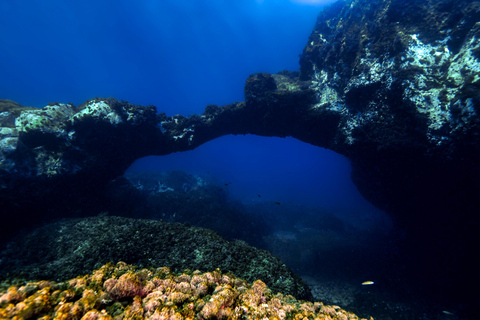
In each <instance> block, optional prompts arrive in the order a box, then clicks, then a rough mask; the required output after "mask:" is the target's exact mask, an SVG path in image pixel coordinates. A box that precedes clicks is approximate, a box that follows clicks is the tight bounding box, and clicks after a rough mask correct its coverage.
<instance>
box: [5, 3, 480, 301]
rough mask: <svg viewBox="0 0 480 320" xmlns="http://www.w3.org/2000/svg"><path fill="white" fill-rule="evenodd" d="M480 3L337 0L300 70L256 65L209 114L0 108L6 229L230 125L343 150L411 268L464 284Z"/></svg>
mask: <svg viewBox="0 0 480 320" xmlns="http://www.w3.org/2000/svg"><path fill="white" fill-rule="evenodd" d="M479 8H480V3H479V2H478V1H471V0H439V1H432V0H421V1H418V0H407V1H405V0H353V1H348V2H345V1H339V2H337V3H336V4H334V5H333V6H331V7H329V8H328V9H326V10H325V11H323V12H322V13H321V14H320V16H319V19H318V22H317V24H316V26H315V28H314V30H313V32H312V34H311V36H310V38H309V41H308V43H307V45H306V47H305V49H304V52H303V54H302V56H301V59H300V73H299V74H297V73H291V72H282V73H279V74H275V75H270V74H255V75H252V76H250V77H249V78H248V79H247V81H246V85H245V102H241V103H235V104H231V105H227V106H223V107H218V106H207V107H206V109H205V112H204V113H203V114H202V115H192V116H189V117H183V116H174V117H166V116H165V115H162V114H159V115H156V110H155V108H154V107H139V106H134V105H131V104H128V103H124V102H119V101H116V100H114V99H95V100H91V101H89V102H87V103H86V104H85V105H83V106H80V107H79V108H75V107H73V106H72V105H70V104H58V103H55V104H52V105H50V106H48V107H46V108H44V109H42V110H23V111H21V113H20V114H19V109H18V106H11V107H10V108H7V109H2V112H1V115H0V127H1V128H0V135H1V136H0V146H1V148H2V149H1V151H0V165H1V170H0V184H1V192H0V201H1V203H2V209H4V212H6V215H5V218H6V219H7V220H8V223H7V224H2V230H1V231H2V235H6V234H8V233H9V232H11V231H14V230H16V228H18V227H19V226H20V225H25V224H26V223H27V222H28V223H30V222H34V221H39V220H41V219H48V218H52V217H55V216H59V215H61V214H65V212H72V213H73V212H74V213H75V215H82V214H83V215H86V214H91V210H90V209H91V208H96V209H97V210H98V208H101V206H102V195H103V190H104V186H105V185H106V184H107V183H108V181H109V180H111V179H113V178H115V177H116V176H118V175H121V174H122V173H123V171H124V170H125V169H126V168H127V167H128V165H129V164H130V163H131V162H132V161H133V160H134V159H136V158H139V157H142V156H145V155H149V154H158V155H161V154H167V153H170V152H173V151H182V150H188V149H192V148H195V147H196V146H198V145H200V144H202V143H204V142H206V141H208V140H211V139H214V138H216V137H219V136H222V135H225V134H246V133H251V134H258V135H265V136H293V137H296V138H298V139H300V140H302V141H305V142H308V143H311V144H314V145H317V146H321V147H326V148H329V149H332V150H334V151H337V152H339V153H341V154H344V155H346V156H347V157H349V159H350V160H351V163H352V166H353V174H352V177H353V180H354V182H355V184H356V185H357V186H358V188H359V190H360V191H361V192H362V194H363V195H364V196H365V197H366V198H367V199H368V200H370V201H372V202H373V203H374V204H376V205H377V206H379V207H381V208H383V209H385V210H387V212H389V213H390V214H391V216H392V217H393V218H395V220H396V221H397V222H398V223H399V224H400V225H402V226H404V227H405V228H407V234H408V236H409V237H408V239H409V241H410V242H411V249H412V251H411V255H410V259H411V265H415V266H416V267H417V269H416V272H417V274H416V275H417V276H418V277H419V278H420V279H421V280H422V281H425V280H427V281H428V280H430V283H436V286H437V287H436V288H438V286H441V287H442V289H443V290H445V291H448V292H449V293H451V294H452V295H454V296H455V295H456V294H459V295H461V294H464V293H462V290H463V288H464V287H462V286H461V284H465V285H466V284H467V283H468V282H469V281H470V277H472V276H473V275H474V274H475V273H476V269H475V267H474V264H473V263H472V261H471V260H470V257H471V256H472V250H476V247H475V246H474V245H473V244H476V243H478V241H479V239H478V235H477V233H478V232H477V230H478V228H479V219H478V218H477V213H478V212H480V205H479V204H478V201H477V200H476V199H477V197H478V194H479V192H480V182H479V181H480V171H479V168H480V152H479V151H480V150H479V148H480V141H479V140H480V130H479V125H478V124H479V117H478V113H479V112H480V110H479V106H480V100H479V99H480V95H479V93H480V90H479V89H480V88H479V86H480V82H479V79H480V62H479V58H480V53H479V52H480V30H479V28H480V24H479V23H478V21H480V11H479ZM419 270H423V272H419ZM439 277H440V278H441V279H449V280H448V281H447V280H444V281H443V280H442V281H438V278H439ZM459 288H462V289H459Z"/></svg>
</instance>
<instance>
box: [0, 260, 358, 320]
mask: <svg viewBox="0 0 480 320" xmlns="http://www.w3.org/2000/svg"><path fill="white" fill-rule="evenodd" d="M0 319H44V320H47V319H62V320H70V319H72V320H73V319H82V320H116V319H118V320H120V319H122V320H141V319H152V320H153V319H170V320H177V319H178V320H187V319H200V320H207V319H276V320H284V319H288V320H290V319H291V320H297V319H298V320H300V319H325V320H335V319H337V320H340V319H341V320H352V319H355V320H357V319H359V318H358V317H357V316H356V315H355V314H353V313H350V312H347V311H345V310H342V309H341V308H340V307H337V306H326V305H323V304H322V303H320V302H315V303H312V302H305V301H299V300H296V299H295V298H294V297H292V296H289V295H286V296H284V295H283V294H281V293H277V294H276V295H275V294H274V293H273V292H272V291H271V290H270V289H269V288H268V287H267V286H266V285H265V283H263V282H262V281H260V280H257V281H255V282H254V283H253V284H248V283H247V282H246V281H245V280H242V279H239V278H235V276H233V275H232V274H222V272H221V271H220V270H219V269H217V270H215V271H212V272H206V273H201V272H200V271H194V272H191V271H189V270H186V271H185V272H184V273H183V274H179V275H177V274H174V273H172V272H171V271H170V270H169V269H168V268H165V267H163V268H158V269H155V270H153V269H152V270H147V269H142V270H137V269H136V268H135V267H134V266H131V265H127V264H126V263H123V262H119V263H118V264H117V265H116V266H113V265H112V264H106V265H104V266H103V267H101V268H100V269H98V270H95V271H94V272H93V273H92V274H91V275H88V276H83V277H77V278H75V279H71V280H69V281H65V282H62V283H54V282H48V281H40V282H30V283H27V284H25V285H23V286H12V287H10V288H8V290H5V291H4V292H1V291H0Z"/></svg>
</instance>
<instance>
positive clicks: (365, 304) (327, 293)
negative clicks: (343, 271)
mask: <svg viewBox="0 0 480 320" xmlns="http://www.w3.org/2000/svg"><path fill="white" fill-rule="evenodd" d="M301 278H302V280H303V281H304V282H305V283H306V284H307V285H308V286H309V287H310V289H311V290H312V294H313V297H314V299H315V301H321V302H323V303H324V304H331V305H338V306H340V307H341V308H343V309H345V310H348V311H352V312H354V313H355V314H357V315H358V316H361V317H364V318H367V319H368V318H369V317H372V318H373V319H375V320H410V319H412V320H413V319H415V320H433V319H435V320H458V319H461V318H460V317H458V316H457V315H456V314H455V313H454V311H448V310H445V309H446V308H443V307H442V306H441V305H436V304H434V303H432V302H428V301H427V300H425V299H421V298H415V297H412V296H410V297H400V296H398V294H397V293H395V292H384V291H382V290H375V289H373V288H372V289H369V288H366V286H361V284H360V285H359V284H358V283H352V282H350V281H347V280H345V281H341V280H339V279H335V280H329V279H325V278H322V277H321V276H312V275H303V276H301Z"/></svg>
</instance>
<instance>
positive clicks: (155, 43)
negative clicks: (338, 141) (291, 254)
mask: <svg viewBox="0 0 480 320" xmlns="http://www.w3.org/2000/svg"><path fill="white" fill-rule="evenodd" d="M331 2H332V1H331V0H323V1H315V0H291V1H288V0H232V1H224V0H202V1H200V0H192V1H182V2H178V1H173V0H170V1H169V0H162V1H153V0H148V1H147V0H145V1H63V0H48V1H45V0H43V1H36V0H29V1H25V0H16V1H0V21H1V22H0V23H1V26H2V27H1V28H0V41H1V43H2V44H3V46H2V50H0V70H2V77H0V97H1V98H7V99H11V100H14V101H17V102H19V103H20V104H22V105H28V106H34V107H43V106H45V105H46V104H47V103H49V102H53V101H57V102H73V103H74V104H76V105H79V104H81V103H83V102H85V101H86V100H87V99H91V98H94V97H109V96H112V97H115V98H117V99H122V100H127V101H129V102H131V103H134V104H139V105H155V106H156V107H157V109H158V111H159V112H165V113H166V114H167V115H174V114H183V115H189V114H193V113H202V112H203V110H204V108H205V106H206V105H208V104H217V105H224V104H228V103H232V102H234V101H243V99H244V97H243V86H244V82H245V80H246V78H247V77H248V76H249V75H250V74H253V73H256V72H270V73H275V72H278V71H281V70H285V69H288V70H291V71H294V70H298V68H299V65H298V60H299V54H300V53H301V52H302V50H303V47H304V45H305V43H306V41H307V39H308V36H309V34H310V32H311V31H312V28H313V26H314V24H315V21H316V17H317V15H318V13H319V12H320V10H321V8H322V7H323V6H325V5H326V4H328V3H331ZM134 168H135V170H139V169H140V170H170V169H180V170H185V171H188V172H197V173H202V172H203V173H204V172H207V171H208V172H210V173H211V174H212V175H215V176H217V177H218V178H219V179H220V180H224V181H228V183H230V182H231V184H229V187H228V191H229V193H230V195H231V196H232V197H236V198H238V199H240V200H241V201H243V202H245V203H249V202H255V201H260V200H261V201H269V200H270V201H279V202H284V203H289V204H306V205H314V206H319V207H322V208H326V209H328V210H330V211H332V212H336V213H337V214H339V215H356V216H357V217H356V218H357V219H358V216H359V215H364V216H365V217H369V215H370V214H372V212H376V210H375V208H374V207H373V206H372V205H370V204H369V203H368V202H367V201H366V200H365V199H363V197H362V196H361V195H360V194H359V193H358V191H357V189H356V188H355V186H354V185H353V184H352V182H351V180H350V165H349V163H348V161H347V159H346V158H344V157H342V156H340V155H338V154H335V153H333V152H331V151H329V150H325V149H322V148H318V147H314V146H310V145H307V144H304V143H302V142H299V141H297V140H295V139H280V138H265V137H255V136H248V137H243V136H241V137H231V136H230V137H223V138H221V139H217V140H215V141H212V142H210V143H208V144H206V145H204V146H201V147H200V148H198V150H194V151H191V152H185V153H182V154H174V155H170V156H165V157H150V158H146V159H142V160H139V161H137V162H136V163H135V165H134ZM258 194H260V195H261V198H259V197H258Z"/></svg>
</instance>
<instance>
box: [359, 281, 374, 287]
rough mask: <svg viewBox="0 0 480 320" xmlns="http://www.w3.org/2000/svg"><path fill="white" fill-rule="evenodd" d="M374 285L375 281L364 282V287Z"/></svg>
mask: <svg viewBox="0 0 480 320" xmlns="http://www.w3.org/2000/svg"><path fill="white" fill-rule="evenodd" d="M374 283H375V282H373V281H364V282H362V286H371V285H372V284H374Z"/></svg>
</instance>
